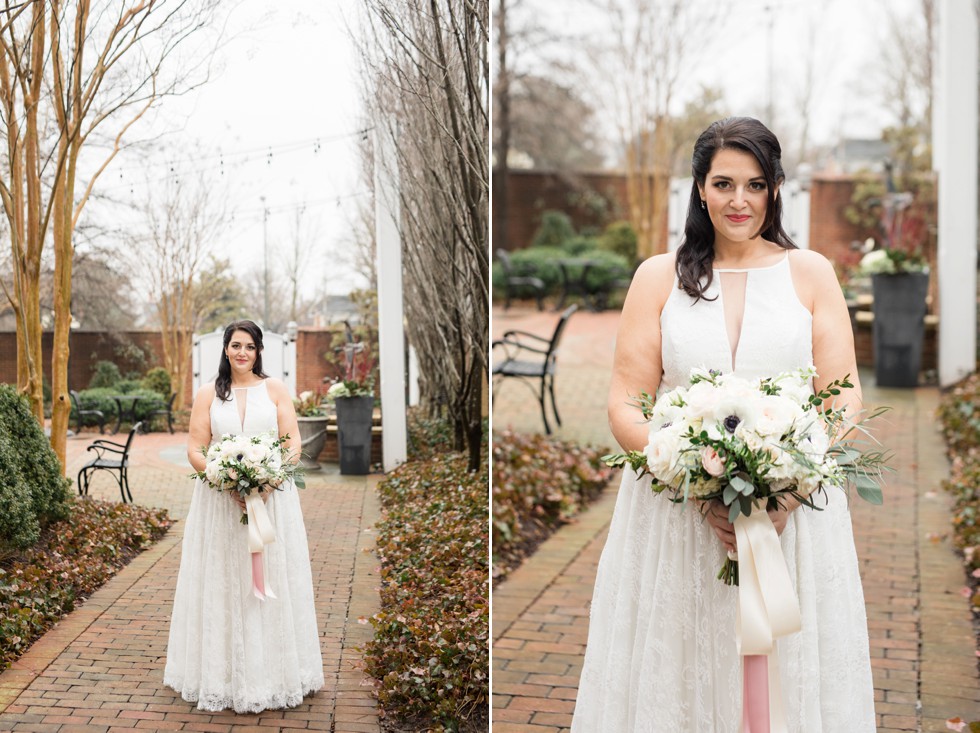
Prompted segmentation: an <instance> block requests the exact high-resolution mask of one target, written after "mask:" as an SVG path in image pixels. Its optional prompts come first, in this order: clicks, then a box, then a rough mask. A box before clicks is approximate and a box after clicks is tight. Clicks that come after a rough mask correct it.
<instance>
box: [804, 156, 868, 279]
mask: <svg viewBox="0 0 980 733" xmlns="http://www.w3.org/2000/svg"><path fill="white" fill-rule="evenodd" d="M853 194H854V180H853V179H852V178H850V177H845V176H828V175H818V176H814V179H813V185H812V187H811V189H810V249H812V250H814V251H816V252H819V253H820V254H822V255H824V256H825V257H826V258H827V259H829V260H830V261H831V262H834V263H836V264H837V266H838V268H841V267H853V266H854V265H856V264H857V263H858V262H859V261H860V259H861V253H860V252H857V251H855V250H854V249H853V247H852V243H853V242H855V241H858V242H863V241H864V239H865V238H866V237H867V236H868V232H867V230H865V229H864V228H863V227H858V226H856V225H854V224H851V223H850V222H849V221H848V220H847V217H845V216H844V210H845V209H846V208H847V205H848V204H849V203H850V202H851V196H852V195H853Z"/></svg>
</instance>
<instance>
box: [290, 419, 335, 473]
mask: <svg viewBox="0 0 980 733" xmlns="http://www.w3.org/2000/svg"><path fill="white" fill-rule="evenodd" d="M327 420H328V418H327V416H326V415H317V416H316V417H297V418H296V421H297V422H298V423H299V437H300V440H301V441H302V442H303V453H302V455H301V456H300V459H299V464H300V465H301V466H302V467H303V468H305V469H306V470H307V471H319V470H320V464H319V462H317V457H318V456H319V455H320V453H321V451H323V446H325V445H326V444H327Z"/></svg>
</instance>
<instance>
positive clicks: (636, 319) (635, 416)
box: [608, 254, 674, 450]
mask: <svg viewBox="0 0 980 733" xmlns="http://www.w3.org/2000/svg"><path fill="white" fill-rule="evenodd" d="M673 286H674V255H672V254H667V255H658V256H656V257H651V258H650V259H648V260H647V261H645V262H644V263H643V264H642V265H640V267H639V268H638V269H637V271H636V274H635V275H634V276H633V282H632V283H631V284H630V289H629V292H628V293H627V294H626V300H625V302H624V303H623V313H622V316H621V317H620V319H619V331H618V333H617V335H616V353H615V355H614V357H613V369H612V380H611V383H610V385H609V404H608V414H609V427H610V429H611V430H612V433H613V435H614V436H615V438H616V440H617V442H618V443H619V444H620V445H621V446H622V447H623V449H624V450H643V448H645V447H646V444H647V438H648V433H649V427H648V426H647V424H646V423H645V422H644V420H643V417H642V415H641V414H640V412H639V410H637V409H636V407H634V406H633V404H632V402H633V401H634V400H635V399H636V398H637V397H639V395H640V393H641V392H647V393H649V394H651V395H656V392H657V389H658V388H659V387H660V378H661V376H662V375H663V357H662V355H661V353H660V348H661V336H660V314H661V312H662V311H663V308H664V304H665V303H666V302H667V298H668V297H670V292H671V289H672V288H673Z"/></svg>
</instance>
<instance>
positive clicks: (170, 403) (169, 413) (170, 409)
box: [146, 392, 177, 434]
mask: <svg viewBox="0 0 980 733" xmlns="http://www.w3.org/2000/svg"><path fill="white" fill-rule="evenodd" d="M176 397H177V393H176V392H174V393H173V394H171V395H170V399H169V400H167V406H166V407H164V408H163V409H161V410H153V412H151V413H150V414H149V415H147V416H146V424H147V426H149V425H152V424H153V418H155V417H166V418H167V429H168V430H170V432H171V434H172V433H173V432H174V400H175V399H176Z"/></svg>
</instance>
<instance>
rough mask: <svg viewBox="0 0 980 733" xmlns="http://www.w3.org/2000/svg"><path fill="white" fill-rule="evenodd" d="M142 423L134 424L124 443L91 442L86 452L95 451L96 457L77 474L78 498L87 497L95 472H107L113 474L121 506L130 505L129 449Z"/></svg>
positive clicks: (109, 441) (131, 496)
mask: <svg viewBox="0 0 980 733" xmlns="http://www.w3.org/2000/svg"><path fill="white" fill-rule="evenodd" d="M142 424H143V423H139V422H138V423H136V424H135V425H133V427H132V428H130V431H129V437H128V438H126V442H125V444H124V443H114V442H112V441H111V440H96V441H93V443H92V445H90V446H89V447H88V448H87V450H91V451H95V452H96V454H97V455H96V457H95V458H93V459H92V460H91V461H89V462H88V463H86V464H85V465H84V466H82V469H81V470H80V471H79V472H78V494H79V496H88V487H89V483H90V482H91V480H92V475H93V474H94V473H95V472H96V471H109V472H110V473H112V474H115V475H114V476H113V478H114V479H115V480H116V483H117V484H119V493H120V494H121V495H122V501H123V504H126V503H127V497H129V498H128V503H132V501H133V494H132V493H131V492H130V490H129V475H128V472H129V449H130V448H131V447H132V445H133V438H134V437H135V435H136V433H138V432H139V430H140V426H142ZM107 454H114V455H117V456H119V457H118V458H113V457H111V455H107Z"/></svg>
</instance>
